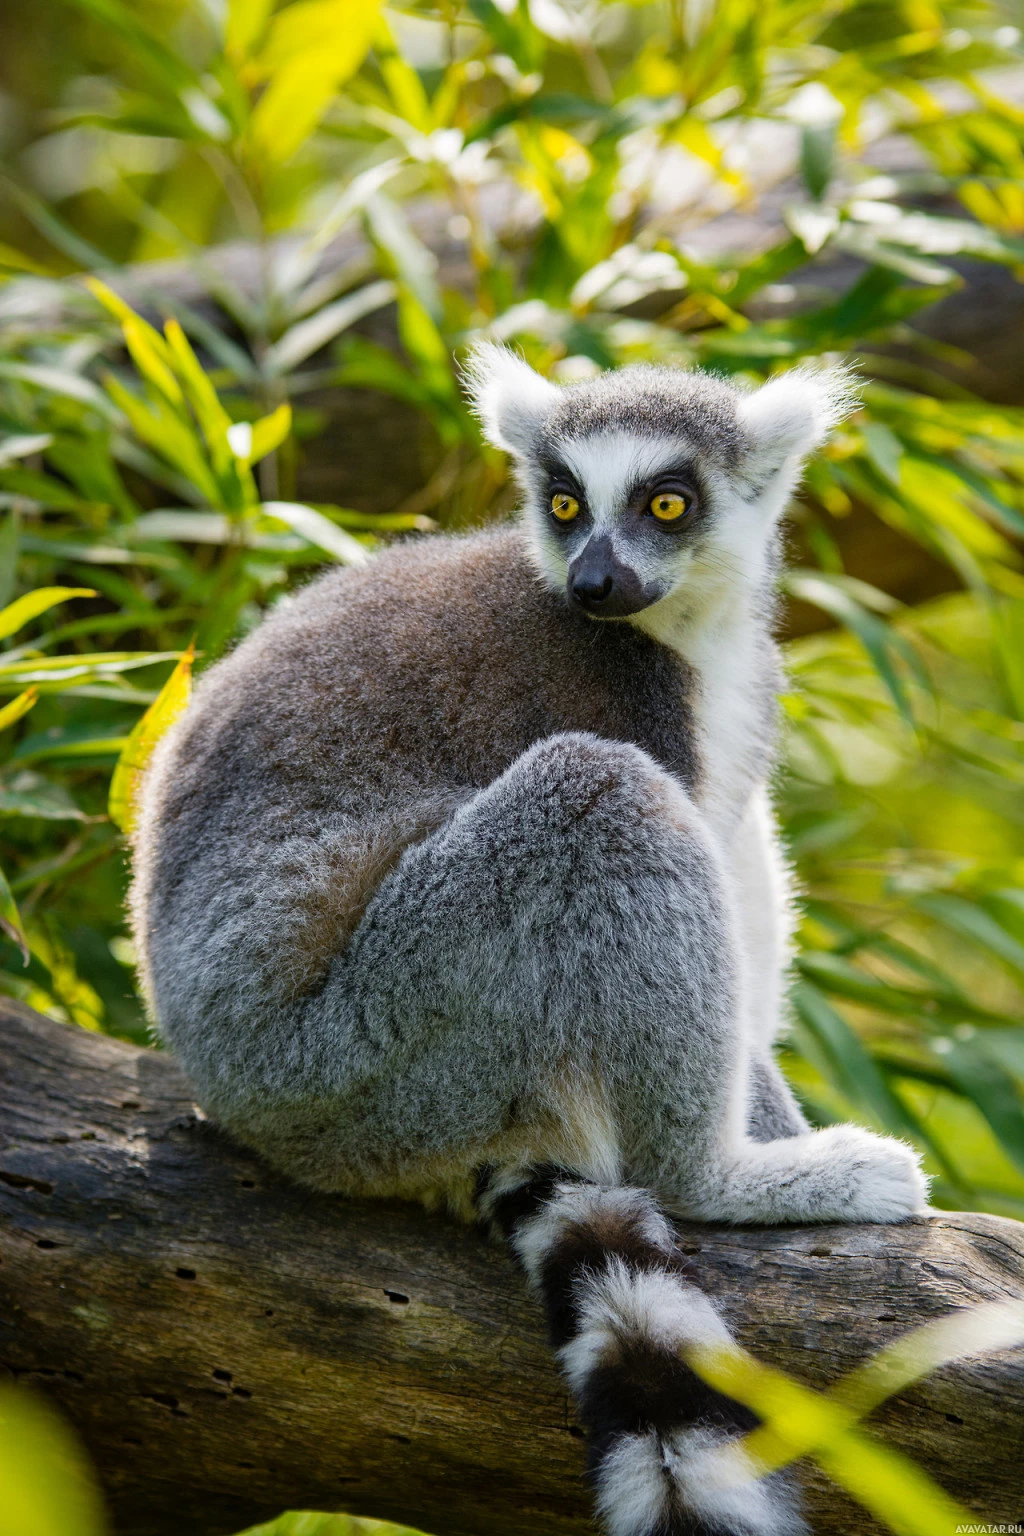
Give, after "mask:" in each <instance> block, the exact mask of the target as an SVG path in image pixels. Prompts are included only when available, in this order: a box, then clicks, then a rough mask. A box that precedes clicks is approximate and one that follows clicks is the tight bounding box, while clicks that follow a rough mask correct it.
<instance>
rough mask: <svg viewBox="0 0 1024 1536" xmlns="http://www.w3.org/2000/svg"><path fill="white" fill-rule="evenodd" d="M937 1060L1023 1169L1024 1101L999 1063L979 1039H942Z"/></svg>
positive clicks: (938, 1042) (938, 1044)
mask: <svg viewBox="0 0 1024 1536" xmlns="http://www.w3.org/2000/svg"><path fill="white" fill-rule="evenodd" d="M940 1045H941V1046H942V1051H941V1055H940V1058H939V1059H940V1060H941V1062H942V1065H943V1067H944V1068H945V1069H946V1070H947V1071H948V1073H949V1075H950V1077H951V1078H952V1079H953V1082H954V1083H955V1084H956V1086H957V1087H958V1088H959V1090H960V1092H961V1093H962V1094H964V1095H965V1097H967V1098H968V1099H970V1100H971V1102H972V1103H973V1104H974V1105H975V1106H976V1107H977V1108H978V1109H979V1110H980V1111H981V1113H982V1114H983V1115H984V1117H985V1119H986V1120H987V1121H988V1123H989V1125H990V1126H991V1127H992V1130H993V1131H994V1132H995V1134H996V1136H997V1137H998V1139H999V1142H1000V1145H1001V1146H1002V1147H1003V1149H1004V1151H1005V1152H1006V1153H1007V1155H1008V1156H1009V1157H1010V1158H1011V1159H1012V1160H1013V1162H1014V1163H1016V1165H1017V1167H1018V1168H1020V1169H1022V1170H1024V1102H1022V1100H1021V1098H1020V1095H1019V1094H1018V1092H1017V1089H1016V1085H1015V1084H1014V1081H1013V1078H1012V1077H1011V1076H1010V1074H1009V1073H1008V1072H1007V1071H1006V1069H1005V1067H1003V1066H1002V1064H1001V1063H1000V1062H998V1061H996V1060H995V1059H994V1057H992V1056H990V1055H988V1054H986V1052H985V1050H984V1048H983V1045H982V1043H981V1038H979V1039H976V1040H949V1039H945V1040H941V1041H936V1042H935V1047H936V1050H938V1048H939V1046H940Z"/></svg>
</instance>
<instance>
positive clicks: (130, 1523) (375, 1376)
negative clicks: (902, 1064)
mask: <svg viewBox="0 0 1024 1536" xmlns="http://www.w3.org/2000/svg"><path fill="white" fill-rule="evenodd" d="M0 1059H2V1062H3V1067H2V1073H3V1076H2V1084H3V1087H2V1097H0V1104H2V1127H3V1129H2V1135H0V1297H2V1303H0V1365H2V1367H3V1368H5V1369H6V1370H7V1371H9V1372H10V1373H11V1374H13V1375H14V1376H15V1377H17V1378H19V1379H21V1380H24V1381H26V1382H29V1383H31V1384H33V1385H36V1386H38V1387H40V1388H42V1389H43V1390H44V1391H45V1392H46V1393H47V1394H48V1395H49V1396H50V1397H51V1398H53V1399H54V1400H55V1401H56V1402H57V1403H58V1404H59V1406H60V1407H61V1408H62V1409H63V1410H64V1412H65V1413H66V1414H67V1415H68V1416H69V1417H70V1419H71V1420H72V1421H73V1422H74V1424H75V1425H76V1427H77V1429H78V1431H79V1433H80V1434H81V1436H82V1439H83V1440H84V1442H85V1445H86V1446H87V1448H88V1450H89V1452H90V1454H91V1455H92V1457H93V1460H94V1462H95V1464H96V1467H97V1468H98V1471H99V1474H100V1477H101V1479H102V1482H103V1486H104V1488H105V1491H106V1495H107V1499H108V1501H109V1504H110V1508H111V1510H112V1513H113V1517H114V1520H115V1524H116V1529H117V1531H118V1532H119V1533H121V1536H172V1533H173V1536H183V1533H186V1532H187V1533H189V1536H192V1533H195V1536H203V1533H210V1536H212V1533H226V1532H232V1531H237V1530H239V1529H240V1528H242V1527H244V1526H246V1525H248V1524H250V1523H253V1522H255V1521H257V1520H260V1519H265V1518H268V1517H270V1516H273V1515H274V1514H276V1513H278V1512H279V1511H281V1510H282V1509H285V1508H307V1509H324V1510H336V1509H343V1510H348V1511H351V1512H353V1513H356V1514H364V1515H376V1516H379V1517H382V1518H391V1519H397V1520H401V1521H405V1522H408V1523H410V1524H413V1525H418V1526H420V1527H422V1528H423V1529H425V1530H427V1531H432V1532H435V1533H438V1536H527V1533H530V1536H575V1533H579V1536H582V1533H584V1532H586V1531H590V1530H591V1529H592V1527H591V1525H590V1519H589V1513H588V1511H589V1500H588V1495H587V1493H586V1490H585V1488H584V1485H583V1482H582V1480H581V1472H582V1466H583V1455H582V1451H583V1447H582V1443H581V1438H580V1433H579V1430H578V1429H577V1427H576V1426H575V1425H574V1423H573V1419H572V1414H571V1411H570V1409H569V1407H568V1404H567V1400H566V1395H565V1392H564V1390H563V1388H562V1386H561V1383H560V1381H559V1378H558V1376H557V1374H556V1372H555V1368H554V1365H553V1362H552V1359H551V1357H550V1355H549V1352H548V1350H547V1347H546V1345H545V1342H544V1337H543V1328H542V1325H541V1321H540V1318H539V1316H538V1312H537V1310H536V1308H535V1306H534V1305H533V1303H532V1302H531V1300H530V1299H529V1297H528V1296H527V1294H526V1292H525V1290H524V1286H523V1283H522V1281H521V1280H520V1277H519V1275H518V1273H517V1271H516V1270H515V1269H514V1268H513V1265H512V1263H511V1261H510V1259H509V1258H508V1257H507V1255H506V1254H505V1252H504V1251H503V1250H502V1249H501V1248H500V1247H496V1246H493V1245H491V1244H490V1243H489V1242H487V1241H486V1240H485V1239H484V1238H483V1237H482V1236H481V1235H480V1234H479V1233H478V1232H476V1231H471V1230H466V1229H465V1228H461V1227H459V1226H457V1225H455V1224H454V1223H452V1222H451V1221H449V1220H448V1219H447V1218H445V1217H443V1216H439V1215H428V1214H426V1213H425V1212H422V1211H420V1210H418V1209H415V1208H410V1207H403V1206H398V1205H388V1206H384V1205H381V1206H375V1205H370V1204H361V1203H353V1202H346V1201H344V1200H341V1199H339V1198H333V1197H328V1196H322V1195H315V1194H311V1193H309V1192H308V1191H306V1190H303V1189H299V1188H297V1187H295V1186H294V1185H291V1184H289V1183H288V1182H287V1181H286V1180H284V1179H283V1178H280V1177H278V1176H277V1175H275V1174H273V1173H271V1172H270V1171H269V1170H268V1169H267V1168H265V1167H264V1166H263V1165H262V1164H261V1163H260V1161H259V1159H258V1158H256V1157H255V1156H254V1155H253V1154H251V1153H250V1152H248V1151H245V1150H242V1149H241V1148H239V1147H237V1146H235V1145H233V1144H232V1143H231V1142H229V1141H228V1140H227V1139H226V1138H225V1137H223V1136H222V1135H221V1134H220V1133H218V1132H217V1131H216V1130H215V1129H214V1128H213V1127H212V1126H211V1125H209V1124H208V1123H206V1122H205V1121H204V1119H203V1117H202V1115H201V1114H200V1113H199V1112H198V1111H197V1110H196V1109H195V1108H194V1106H193V1104H192V1101H191V1096H190V1092H189V1088H188V1085H187V1083H186V1081H185V1079H184V1078H183V1077H182V1075H181V1072H180V1070H179V1069H178V1067H177V1066H176V1065H175V1064H174V1062H173V1061H172V1060H171V1059H170V1058H169V1057H168V1056H166V1055H164V1054H163V1053H161V1052H157V1051H151V1050H139V1049H137V1048H135V1047H132V1046H127V1045H124V1044H122V1043H120V1042H118V1041H114V1040H111V1039H107V1038H105V1037H102V1036H98V1035H93V1034H88V1033H86V1032H85V1031H82V1030H78V1029H73V1028H68V1027H67V1026H65V1025H62V1024H58V1023H54V1022H53V1021H52V1020H49V1019H44V1018H42V1017H40V1016H39V1015H37V1014H34V1013H32V1012H31V1011H30V1010H29V1009H27V1008H24V1007H22V1006H21V1005H19V1004H16V1003H11V1002H8V1001H5V1000H2V999H0ZM680 1244H681V1246H682V1247H683V1248H684V1249H685V1251H686V1252H687V1253H691V1254H695V1255H699V1259H698V1261H697V1262H698V1263H699V1265H700V1267H701V1270H702V1272H703V1283H704V1284H705V1285H706V1287H707V1289H708V1290H709V1292H711V1293H712V1294H713V1295H714V1296H716V1297H717V1298H719V1300H720V1302H721V1304H722V1306H723V1309H724V1311H725V1313H726V1314H727V1316H728V1317H729V1319H730V1321H731V1322H732V1323H733V1325H734V1326H735V1328H736V1331H737V1333H738V1335H739V1337H740V1339H741V1340H742V1341H743V1343H744V1344H746V1345H747V1346H749V1347H750V1348H751V1349H752V1350H753V1351H754V1352H755V1353H756V1354H757V1355H758V1356H759V1357H760V1358H761V1359H763V1360H766V1361H769V1362H773V1363H776V1364H778V1365H780V1366H782V1367H783V1368H784V1369H785V1370H787V1371H789V1372H791V1373H793V1374H794V1375H796V1376H797V1377H799V1378H800V1379H801V1380H803V1381H805V1382H807V1383H809V1384H811V1385H812V1386H816V1387H824V1386H825V1385H827V1384H828V1383H830V1382H833V1381H835V1380H836V1379H837V1378H838V1377H840V1376H842V1375H843V1374H845V1373H846V1372H847V1371H848V1370H849V1369H851V1368H852V1367H853V1366H854V1365H856V1364H857V1363H858V1362H859V1361H861V1360H863V1359H864V1358H865V1357H866V1356H867V1355H869V1354H871V1353H872V1352H873V1351H875V1350H876V1349H878V1348H879V1347H880V1346H882V1345H883V1344H885V1343H887V1342H889V1341H891V1340H893V1339H894V1338H896V1337H898V1336H899V1335H901V1334H903V1333H904V1332H906V1331H907V1330H908V1329H910V1328H912V1327H913V1326H915V1325H916V1324H919V1323H922V1322H924V1321H926V1320H928V1319H930V1318H934V1317H939V1316H942V1315H944V1314H946V1313H948V1312H950V1311H951V1310H952V1309H954V1308H957V1307H965V1306H970V1305H972V1304H974V1303H977V1302H980V1301H983V1300H989V1299H992V1298H1003V1297H1009V1296H1014V1297H1021V1296H1022V1295H1024V1226H1022V1225H1019V1224H1018V1223H1016V1222H1012V1221H1006V1220H1002V1219H1000V1218H998V1217H994V1216H984V1215H977V1214H942V1215H936V1216H934V1217H931V1218H928V1219H922V1220H919V1221H915V1222H912V1223H909V1224H907V1225H905V1226H900V1227H820V1228H811V1229H795V1228H785V1229H783V1228H776V1229H761V1230H758V1229H747V1230H730V1229H723V1228H715V1227H708V1226H700V1225H688V1226H685V1227H683V1228H681V1229H680ZM870 1422H871V1424H872V1426H874V1427H876V1428H877V1429H878V1430H879V1431H880V1432H881V1433H882V1435H883V1436H884V1438H885V1439H886V1440H887V1441H889V1442H890V1443H892V1444H894V1445H896V1446H898V1447H900V1448H901V1449H903V1450H904V1451H906V1452H908V1453H909V1454H910V1455H911V1456H913V1457H914V1458H915V1460H917V1461H918V1462H919V1463H920V1464H921V1465H922V1466H924V1467H925V1468H926V1469H927V1470H928V1471H929V1472H931V1473H932V1475H933V1476H935V1477H937V1479H938V1480H939V1482H941V1483H942V1484H943V1485H944V1486H945V1487H946V1488H947V1489H949V1490H950V1491H951V1492H952V1493H954V1494H955V1495H957V1496H958V1497H959V1498H960V1499H961V1500H962V1501H963V1502H964V1503H966V1504H967V1505H968V1506H969V1507H970V1508H971V1509H972V1510H974V1511H976V1512H977V1514H978V1516H979V1518H980V1519H983V1520H987V1521H991V1522H994V1523H999V1522H1003V1523H1007V1522H1010V1521H1012V1520H1014V1519H1017V1518H1020V1517H1021V1516H1022V1515H1024V1491H1022V1473H1021V1467H1022V1463H1024V1355H1022V1352H1021V1351H1019V1350H1018V1351H1009V1352H1004V1353H1002V1354H995V1355H988V1356H985V1357H984V1358H981V1359H973V1360H965V1361H961V1362H960V1363H958V1364H957V1365H955V1366H950V1367H947V1368H945V1369H943V1370H941V1371H938V1372H936V1373H935V1374H933V1375H932V1376H929V1377H928V1378H926V1379H924V1380H922V1381H919V1382H918V1383H916V1384H915V1385H914V1386H913V1387H912V1388H910V1389H909V1390H907V1391H904V1392H903V1393H901V1394H900V1395H899V1396H898V1397H895V1398H893V1399H891V1400H890V1401H889V1402H888V1403H887V1404H886V1405H885V1407H884V1408H883V1409H882V1410H880V1411H879V1412H878V1413H876V1414H875V1415H874V1416H873V1418H872V1420H871V1421H870ZM804 1481H805V1486H806V1497H807V1506H808V1513H809V1516H810V1519H811V1523H812V1525H813V1528H814V1530H815V1531H817V1532H820V1533H829V1532H834V1533H839V1532H842V1533H843V1536H866V1533H869V1532H873V1531H875V1530H877V1527H876V1526H875V1525H874V1524H873V1522H872V1521H871V1520H870V1519H869V1517H868V1516H867V1515H866V1514H865V1513H864V1512H863V1511H862V1510H860V1509H859V1508H858V1507H857V1506H855V1505H853V1504H852V1503H850V1502H849V1501H847V1500H846V1499H845V1498H844V1497H843V1496H841V1495H840V1494H839V1493H838V1491H837V1490H836V1489H834V1488H832V1487H831V1486H830V1485H828V1484H826V1482H825V1480H824V1479H823V1477H822V1476H821V1475H820V1474H817V1473H815V1472H814V1471H813V1470H811V1471H809V1472H808V1473H807V1474H806V1475H805V1477H804Z"/></svg>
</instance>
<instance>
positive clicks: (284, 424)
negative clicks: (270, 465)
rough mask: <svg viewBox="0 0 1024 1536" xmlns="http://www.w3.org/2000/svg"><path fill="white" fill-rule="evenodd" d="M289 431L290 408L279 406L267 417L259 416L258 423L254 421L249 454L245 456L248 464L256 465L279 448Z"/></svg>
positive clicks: (290, 421) (290, 425)
mask: <svg viewBox="0 0 1024 1536" xmlns="http://www.w3.org/2000/svg"><path fill="white" fill-rule="evenodd" d="M291 429H292V408H291V406H290V405H287V404H285V405H279V406H278V408H277V410H276V411H272V412H271V414H270V415H269V416H261V417H260V419H259V421H254V422H253V424H252V435H251V437H250V439H249V452H248V453H247V454H246V455H245V457H246V458H247V459H248V461H249V463H250V464H258V463H259V461H260V459H265V458H266V456H267V454H268V453H273V452H274V450H275V449H276V448H280V446H281V444H282V443H283V442H284V440H285V438H286V437H287V436H288V433H289V432H290V431H291Z"/></svg>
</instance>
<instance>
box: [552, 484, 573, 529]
mask: <svg viewBox="0 0 1024 1536" xmlns="http://www.w3.org/2000/svg"><path fill="white" fill-rule="evenodd" d="M551 510H552V512H553V513H554V514H555V516H556V517H557V518H558V521H559V522H560V523H571V522H572V520H573V518H574V517H576V516H578V515H579V510H580V504H579V502H578V501H577V500H576V498H575V496H569V495H567V494H566V492H565V491H556V492H555V494H554V495H553V496H552V498H551Z"/></svg>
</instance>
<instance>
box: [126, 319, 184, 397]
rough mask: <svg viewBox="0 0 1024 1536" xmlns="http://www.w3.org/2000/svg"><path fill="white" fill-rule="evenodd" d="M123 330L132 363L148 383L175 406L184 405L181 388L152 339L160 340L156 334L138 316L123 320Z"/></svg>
mask: <svg viewBox="0 0 1024 1536" xmlns="http://www.w3.org/2000/svg"><path fill="white" fill-rule="evenodd" d="M121 330H122V331H123V332H124V339H125V343H126V345H127V347H128V351H129V352H130V353H131V355H132V361H133V363H134V364H135V366H136V368H137V369H138V370H139V372H140V373H141V374H142V377H143V378H144V379H145V380H146V382H147V383H149V384H152V385H154V386H155V387H156V388H157V389H158V390H159V391H160V393H161V394H163V395H166V396H167V398H168V400H170V401H171V403H172V404H173V405H179V406H180V405H184V403H185V402H184V397H183V395H182V393H181V386H180V384H179V383H178V381H177V379H176V378H175V377H174V374H173V373H172V372H171V370H170V368H169V367H168V366H167V363H166V362H165V361H164V359H163V357H161V355H160V351H159V350H158V348H157V347H156V346H155V345H154V343H153V340H152V338H154V337H156V340H157V341H159V339H160V338H159V337H158V336H157V335H156V332H155V331H154V330H152V329H151V328H150V327H149V326H148V325H146V324H145V323H144V322H143V321H141V320H139V319H138V317H137V316H136V315H129V316H128V317H127V318H126V319H125V320H123V321H122V322H121ZM147 332H148V333H149V334H148V335H147ZM164 350H165V351H166V348H165V349H164Z"/></svg>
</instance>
